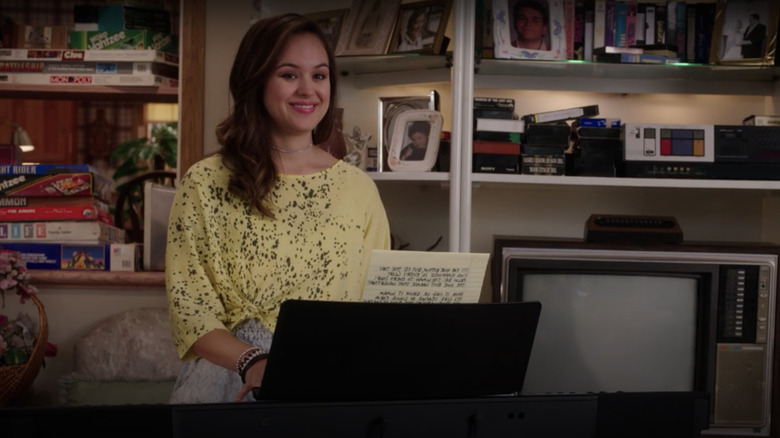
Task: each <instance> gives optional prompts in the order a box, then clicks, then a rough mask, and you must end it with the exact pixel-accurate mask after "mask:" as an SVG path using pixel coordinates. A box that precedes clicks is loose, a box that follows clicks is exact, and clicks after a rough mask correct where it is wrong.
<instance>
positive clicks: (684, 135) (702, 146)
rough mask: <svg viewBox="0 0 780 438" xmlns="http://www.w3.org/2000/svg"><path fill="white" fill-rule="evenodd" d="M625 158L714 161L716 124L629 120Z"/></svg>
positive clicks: (667, 160)
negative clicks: (677, 123) (653, 122)
mask: <svg viewBox="0 0 780 438" xmlns="http://www.w3.org/2000/svg"><path fill="white" fill-rule="evenodd" d="M623 129H624V131H623V133H624V148H623V149H624V158H625V161H627V162H630V161H653V162H659V163H680V162H700V163H711V162H713V161H714V157H715V146H714V127H713V125H685V124H680V125H674V124H652V123H626V124H625V125H624V128H623Z"/></svg>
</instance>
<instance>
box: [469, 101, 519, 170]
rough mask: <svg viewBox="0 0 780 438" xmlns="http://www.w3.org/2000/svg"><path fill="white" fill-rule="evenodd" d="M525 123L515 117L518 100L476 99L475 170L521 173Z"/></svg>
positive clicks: (473, 145) (473, 144)
mask: <svg viewBox="0 0 780 438" xmlns="http://www.w3.org/2000/svg"><path fill="white" fill-rule="evenodd" d="M522 135H523V122H522V121H521V120H517V119H516V117H515V101H514V99H511V98H503V97H475V98H474V139H473V143H472V147H473V166H472V167H473V171H474V172H485V173H518V172H519V169H520V144H521V142H522Z"/></svg>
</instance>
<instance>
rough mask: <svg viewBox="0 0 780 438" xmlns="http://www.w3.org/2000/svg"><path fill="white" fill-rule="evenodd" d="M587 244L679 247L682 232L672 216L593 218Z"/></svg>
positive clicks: (591, 216)
mask: <svg viewBox="0 0 780 438" xmlns="http://www.w3.org/2000/svg"><path fill="white" fill-rule="evenodd" d="M585 240H587V241H588V242H657V243H679V242H682V241H683V232H682V229H681V228H680V224H678V223H677V219H675V218H674V217H672V216H639V215H619V214H592V215H590V217H589V218H588V220H587V222H585Z"/></svg>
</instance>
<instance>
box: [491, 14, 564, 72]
mask: <svg viewBox="0 0 780 438" xmlns="http://www.w3.org/2000/svg"><path fill="white" fill-rule="evenodd" d="M563 16H564V12H563V0H493V43H494V47H493V51H494V56H495V57H496V58H503V59H566V27H565V25H564V17H563Z"/></svg>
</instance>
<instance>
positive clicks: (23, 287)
mask: <svg viewBox="0 0 780 438" xmlns="http://www.w3.org/2000/svg"><path fill="white" fill-rule="evenodd" d="M6 291H13V292H15V293H16V294H17V295H19V302H20V303H22V304H24V303H25V302H26V301H27V300H28V299H30V297H32V296H33V295H35V294H36V293H37V292H38V289H36V288H35V286H33V285H31V284H30V275H29V272H28V271H27V265H26V264H25V261H24V259H23V258H22V257H21V253H19V252H17V251H7V250H0V299H2V306H3V307H4V306H5V292H6ZM38 330H39V327H38V323H37V321H34V320H33V319H32V318H30V316H29V315H27V314H19V316H18V317H17V318H16V319H13V320H11V319H9V318H8V317H7V316H6V315H2V314H0V365H18V364H23V363H25V362H27V361H28V360H29V357H30V354H31V353H32V350H33V347H34V346H35V343H36V340H37V339H36V338H37V333H38ZM44 354H45V356H47V357H53V356H55V355H56V354H57V346H56V345H54V344H52V343H50V342H47V343H46V345H45V350H44Z"/></svg>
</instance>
